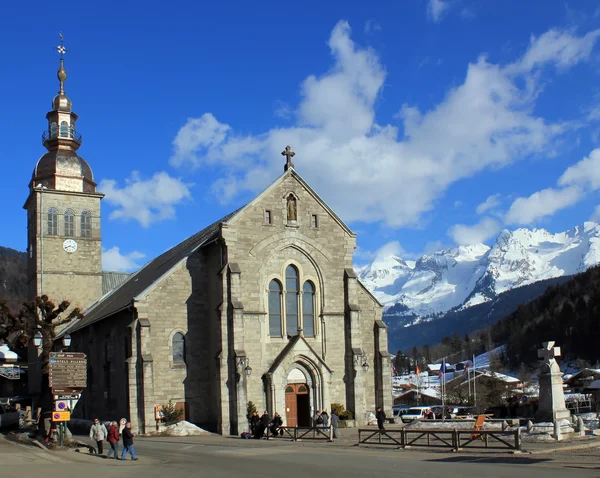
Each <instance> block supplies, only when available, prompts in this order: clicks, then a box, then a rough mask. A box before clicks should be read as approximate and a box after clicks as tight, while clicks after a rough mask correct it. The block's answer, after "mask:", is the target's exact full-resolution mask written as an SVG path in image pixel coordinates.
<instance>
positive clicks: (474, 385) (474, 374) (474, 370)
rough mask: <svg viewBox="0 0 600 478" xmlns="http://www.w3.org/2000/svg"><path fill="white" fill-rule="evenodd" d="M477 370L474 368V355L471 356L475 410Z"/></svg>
mask: <svg viewBox="0 0 600 478" xmlns="http://www.w3.org/2000/svg"><path fill="white" fill-rule="evenodd" d="M476 371H477V368H475V355H473V403H474V404H475V409H477V388H476V387H477V374H476V373H475V372H476Z"/></svg>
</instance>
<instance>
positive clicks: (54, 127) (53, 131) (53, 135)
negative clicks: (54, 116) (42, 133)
mask: <svg viewBox="0 0 600 478" xmlns="http://www.w3.org/2000/svg"><path fill="white" fill-rule="evenodd" d="M57 136H58V125H57V124H56V123H54V122H53V123H52V124H51V125H50V137H51V138H56V137H57Z"/></svg>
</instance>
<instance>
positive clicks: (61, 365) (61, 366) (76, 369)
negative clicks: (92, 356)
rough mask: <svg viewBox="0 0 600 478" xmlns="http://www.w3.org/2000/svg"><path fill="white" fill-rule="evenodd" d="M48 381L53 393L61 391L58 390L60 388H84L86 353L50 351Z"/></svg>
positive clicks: (85, 380)
mask: <svg viewBox="0 0 600 478" xmlns="http://www.w3.org/2000/svg"><path fill="white" fill-rule="evenodd" d="M49 383H50V387H51V388H52V389H53V390H54V393H61V392H58V390H60V389H73V388H78V389H83V388H86V387H87V357H86V355H85V354H83V353H67V352H51V353H50V371H49ZM65 393H69V392H65Z"/></svg>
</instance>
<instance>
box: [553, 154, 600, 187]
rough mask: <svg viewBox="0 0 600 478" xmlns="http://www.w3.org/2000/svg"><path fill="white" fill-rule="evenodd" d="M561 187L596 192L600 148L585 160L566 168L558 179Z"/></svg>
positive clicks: (599, 179)
mask: <svg viewBox="0 0 600 478" xmlns="http://www.w3.org/2000/svg"><path fill="white" fill-rule="evenodd" d="M558 184H559V185H561V186H573V185H577V186H581V187H584V188H589V189H592V190H596V189H599V188H600V148H597V149H594V150H593V151H592V152H591V153H590V155H589V156H588V157H587V158H583V159H582V160H581V161H579V162H578V163H577V164H574V165H573V166H571V167H570V168H568V169H567V170H566V171H565V172H564V173H563V175H562V176H561V177H560V178H559V180H558Z"/></svg>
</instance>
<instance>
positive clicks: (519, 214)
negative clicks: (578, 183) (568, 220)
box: [505, 187, 582, 224]
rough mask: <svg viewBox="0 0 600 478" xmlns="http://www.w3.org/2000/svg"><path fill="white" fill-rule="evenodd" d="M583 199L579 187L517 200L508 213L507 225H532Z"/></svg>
mask: <svg viewBox="0 0 600 478" xmlns="http://www.w3.org/2000/svg"><path fill="white" fill-rule="evenodd" d="M581 198H582V191H581V189H580V188H578V187H568V188H563V189H553V188H548V189H543V190H542V191H537V192H535V193H533V194H532V195H531V196H529V197H526V198H518V199H516V200H515V201H514V202H513V203H512V205H511V206H510V209H509V210H508V212H507V213H506V218H505V221H506V223H507V224H531V223H532V222H535V221H537V220H539V219H542V218H544V217H547V216H552V215H553V214H554V213H556V212H557V211H559V210H561V209H564V208H566V207H569V206H572V205H573V204H575V203H576V202H577V201H579V200H580V199H581Z"/></svg>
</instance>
